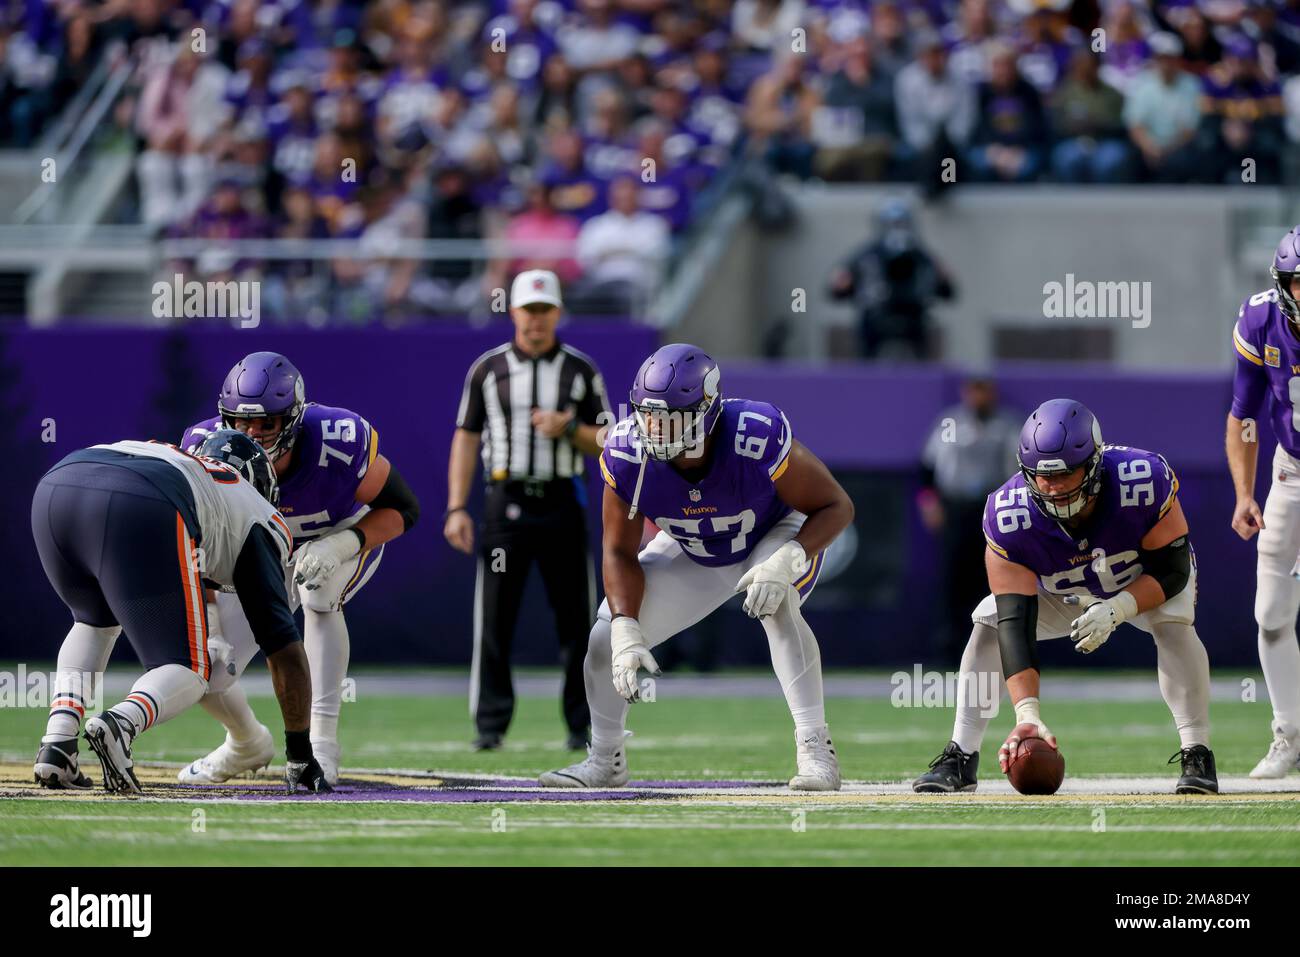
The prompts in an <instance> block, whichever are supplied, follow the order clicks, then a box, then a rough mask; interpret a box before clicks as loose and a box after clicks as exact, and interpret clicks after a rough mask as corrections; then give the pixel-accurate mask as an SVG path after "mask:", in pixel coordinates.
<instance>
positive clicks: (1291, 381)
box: [1225, 226, 1300, 778]
mask: <svg viewBox="0 0 1300 957" xmlns="http://www.w3.org/2000/svg"><path fill="white" fill-rule="evenodd" d="M1271 271H1272V274H1273V288H1272V289H1266V290H1264V291H1263V292H1259V293H1256V294H1255V295H1253V296H1251V297H1250V298H1249V299H1247V300H1246V301H1245V302H1244V303H1242V305H1241V309H1240V310H1239V311H1238V313H1237V324H1236V326H1235V327H1234V328H1233V330H1232V343H1233V346H1234V352H1235V354H1236V357H1237V370H1236V374H1235V375H1234V377H1233V382H1232V409H1231V411H1229V413H1228V427H1227V437H1226V440H1225V444H1226V447H1227V452H1228V469H1229V471H1230V472H1231V473H1232V484H1233V486H1234V487H1235V489H1236V492H1237V505H1236V508H1234V509H1233V513H1232V527H1233V530H1234V531H1236V533H1237V534H1238V535H1240V536H1241V537H1242V538H1244V539H1246V540H1249V539H1250V538H1251V537H1252V536H1254V535H1255V534H1257V533H1258V535H1259V550H1258V557H1257V559H1256V566H1255V568H1256V572H1255V622H1256V624H1257V625H1258V626H1259V638H1258V644H1259V663H1260V665H1261V666H1262V668H1263V669H1264V681H1265V683H1266V684H1267V685H1268V698H1269V701H1271V702H1272V705H1273V742H1272V744H1271V745H1270V746H1269V749H1268V753H1267V754H1266V755H1264V757H1263V758H1262V759H1261V760H1260V762H1259V763H1258V764H1256V765H1255V768H1254V770H1253V771H1251V772H1250V776H1251V777H1252V778H1280V777H1282V776H1284V775H1285V774H1287V772H1289V771H1292V770H1294V769H1295V768H1296V764H1297V761H1298V760H1300V645H1298V644H1297V642H1296V624H1295V623H1296V613H1297V611H1300V581H1297V580H1296V568H1297V564H1296V555H1297V552H1300V404H1297V402H1296V398H1297V396H1298V395H1300V391H1298V387H1300V306H1298V305H1297V302H1296V296H1297V294H1298V293H1300V284H1297V281H1296V274H1297V271H1300V226H1297V227H1296V228H1295V229H1293V230H1291V231H1290V232H1289V233H1287V234H1286V236H1284V237H1283V238H1282V242H1281V243H1280V244H1279V245H1278V247H1277V253H1276V255H1275V256H1274V257H1273V266H1272V270H1271ZM1266 395H1267V396H1268V416H1269V419H1270V421H1271V422H1272V424H1273V434H1274V436H1275V437H1276V438H1277V450H1276V451H1275V452H1274V453H1273V471H1272V482H1271V484H1270V485H1269V490H1268V498H1267V499H1265V500H1264V510H1263V512H1262V513H1261V512H1260V508H1259V503H1258V502H1256V501H1255V468H1256V466H1257V464H1258V460H1259V436H1258V429H1257V424H1256V421H1255V420H1256V417H1257V416H1258V415H1259V414H1260V412H1261V411H1262V410H1263V406H1264V397H1265V396H1266Z"/></svg>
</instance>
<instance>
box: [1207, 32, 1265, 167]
mask: <svg viewBox="0 0 1300 957" xmlns="http://www.w3.org/2000/svg"><path fill="white" fill-rule="evenodd" d="M1201 113H1202V120H1201V129H1200V133H1199V138H1200V141H1201V162H1200V165H1201V175H1202V177H1203V178H1204V180H1205V181H1206V182H1210V183H1241V182H1243V181H1244V180H1243V174H1244V166H1243V164H1244V163H1245V162H1246V161H1247V160H1250V161H1252V163H1253V164H1254V165H1255V170H1254V180H1253V181H1255V182H1266V183H1268V182H1276V181H1277V178H1278V168H1279V163H1278V154H1279V152H1280V150H1281V148H1282V143H1283V130H1282V91H1281V89H1280V88H1279V87H1278V85H1277V83H1276V82H1274V81H1273V80H1270V79H1268V78H1267V77H1265V76H1264V72H1263V70H1262V68H1261V67H1260V64H1259V61H1258V58H1257V51H1256V49H1255V44H1254V43H1253V42H1251V40H1249V39H1248V38H1246V37H1244V36H1240V35H1238V36H1237V37H1234V38H1233V39H1232V40H1231V41H1229V43H1227V44H1226V45H1225V46H1224V58H1223V62H1222V63H1220V64H1219V65H1218V66H1216V67H1214V69H1212V70H1210V72H1209V73H1207V74H1206V75H1205V79H1204V87H1203V96H1202V99H1201Z"/></svg>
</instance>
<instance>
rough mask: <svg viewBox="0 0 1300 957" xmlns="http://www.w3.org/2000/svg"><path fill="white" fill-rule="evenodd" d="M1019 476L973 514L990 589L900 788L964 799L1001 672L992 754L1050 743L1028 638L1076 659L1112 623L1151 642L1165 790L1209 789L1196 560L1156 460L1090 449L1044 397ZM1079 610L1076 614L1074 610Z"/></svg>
mask: <svg viewBox="0 0 1300 957" xmlns="http://www.w3.org/2000/svg"><path fill="white" fill-rule="evenodd" d="M1017 458H1018V460H1019V463H1020V471H1019V472H1018V473H1017V474H1016V475H1014V476H1012V477H1011V478H1010V479H1008V480H1007V481H1006V482H1005V483H1004V484H1003V485H1002V487H1001V488H999V489H998V490H997V491H995V492H994V493H993V494H992V495H990V496H989V497H988V501H987V503H986V504H985V507H984V537H985V539H986V540H987V542H988V547H987V548H986V549H985V567H986V568H987V570H988V576H989V588H990V590H991V594H990V595H988V596H987V597H986V598H985V599H984V600H983V601H982V602H980V603H979V605H978V607H976V609H975V611H974V612H973V613H972V615H971V620H972V622H973V623H974V627H973V629H972V631H971V636H970V641H969V642H968V643H967V645H966V651H965V653H964V654H963V655H962V660H961V677H960V678H959V680H958V685H957V687H958V689H959V692H958V702H957V718H956V721H955V723H954V726H953V733H952V740H951V741H949V742H948V746H947V747H946V748H944V750H943V753H942V754H940V755H939V757H937V758H935V760H934V761H933V762H932V763H931V765H930V770H929V771H927V772H926V773H925V774H922V775H921V776H920V777H918V778H917V779H916V780H915V781H913V782H912V787H913V789H914V790H916V791H919V792H923V793H924V792H951V791H973V790H975V788H976V784H977V772H978V770H979V746H980V741H981V739H982V738H983V737H984V731H985V729H986V728H987V727H988V723H989V721H990V719H992V718H993V716H994V715H995V714H996V713H997V704H998V698H999V697H1000V693H1001V676H1005V678H1006V684H1007V691H1008V693H1009V694H1010V696H1011V701H1012V703H1013V704H1014V705H1015V710H1016V726H1015V728H1014V730H1013V731H1012V732H1011V734H1010V735H1009V736H1008V738H1007V740H1006V742H1005V743H1004V744H1003V745H1002V748H1001V750H1000V751H999V752H998V763H999V765H1000V766H1001V768H1002V770H1003V771H1006V769H1007V765H1008V763H1009V762H1010V760H1011V759H1012V758H1013V757H1014V756H1015V755H1016V752H1017V751H1018V750H1019V747H1020V744H1021V742H1022V741H1023V740H1025V739H1027V738H1043V739H1044V740H1046V741H1047V742H1048V743H1049V744H1051V746H1052V747H1056V738H1055V736H1054V735H1052V733H1051V732H1050V731H1048V730H1047V726H1046V725H1045V724H1043V721H1042V718H1041V717H1040V716H1039V702H1038V684H1039V665H1038V642H1039V641H1044V640H1047V639H1050V638H1060V637H1063V636H1065V635H1069V636H1070V639H1071V640H1072V641H1074V642H1075V646H1074V648H1075V651H1079V652H1082V653H1083V654H1090V653H1091V652H1093V651H1096V650H1097V649H1098V648H1099V647H1101V645H1102V644H1103V643H1104V642H1105V641H1106V639H1107V638H1109V637H1110V633H1111V632H1112V631H1114V630H1115V629H1116V628H1117V627H1119V625H1121V624H1123V623H1124V622H1126V621H1127V622H1129V623H1131V624H1132V625H1133V626H1134V627H1136V628H1139V629H1141V630H1142V631H1145V632H1147V633H1148V634H1150V635H1151V637H1152V638H1154V639H1155V645H1156V661H1157V665H1156V667H1157V670H1158V672H1159V679H1160V693H1161V695H1162V696H1163V697H1164V699H1165V703H1166V704H1167V705H1168V706H1169V710H1170V712H1172V714H1173V717H1174V724H1175V725H1176V726H1177V728H1178V737H1179V740H1180V746H1179V751H1178V753H1177V754H1175V755H1174V757H1173V758H1171V759H1170V763H1171V764H1172V763H1173V761H1174V759H1180V760H1181V763H1182V774H1181V776H1180V777H1179V779H1178V784H1177V785H1176V786H1175V792H1176V793H1178V794H1214V793H1217V792H1218V790H1219V782H1218V777H1217V775H1216V773H1215V768H1214V754H1213V753H1212V752H1211V751H1210V749H1209V743H1210V663H1209V658H1208V656H1207V655H1206V653H1205V646H1204V645H1202V644H1201V639H1200V637H1199V636H1198V635H1197V634H1196V628H1195V626H1194V624H1193V622H1194V620H1195V614H1196V565H1195V562H1194V558H1193V555H1192V549H1191V545H1190V544H1189V542H1188V540H1187V534H1188V530H1187V520H1186V519H1185V518H1184V517H1183V510H1182V506H1181V505H1179V503H1178V479H1177V477H1176V476H1175V475H1174V473H1173V470H1172V469H1171V468H1170V467H1169V463H1168V462H1166V461H1165V459H1164V456H1161V455H1157V454H1155V453H1152V452H1144V451H1142V450H1141V449H1131V448H1127V447H1125V446H1122V445H1103V444H1102V440H1101V426H1100V425H1098V423H1097V419H1096V418H1095V417H1094V416H1093V414H1092V413H1091V412H1089V411H1088V409H1087V408H1086V407H1085V406H1083V405H1082V404H1080V403H1078V402H1075V401H1073V400H1070V399H1052V400H1051V401H1049V402H1044V403H1043V404H1042V405H1040V406H1039V407H1038V408H1037V409H1036V410H1035V411H1034V413H1033V414H1032V415H1030V417H1029V419H1028V420H1027V421H1026V422H1025V425H1024V428H1023V429H1021V431H1020V442H1019V449H1018V451H1017ZM1081 609H1083V611H1082V614H1080V610H1081Z"/></svg>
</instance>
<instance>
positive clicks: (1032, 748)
mask: <svg viewBox="0 0 1300 957" xmlns="http://www.w3.org/2000/svg"><path fill="white" fill-rule="evenodd" d="M1007 779H1008V780H1009V781H1010V782H1011V786H1012V787H1013V788H1015V789H1016V790H1017V791H1019V792H1020V793H1021V794H1055V793H1056V792H1057V790H1058V789H1059V788H1060V787H1061V782H1062V781H1063V780H1065V757H1064V756H1063V755H1062V754H1061V752H1060V751H1058V750H1057V749H1056V748H1053V747H1052V746H1051V745H1050V744H1048V743H1047V742H1046V741H1044V740H1043V739H1042V738H1025V739H1024V740H1023V741H1021V742H1020V747H1019V749H1018V750H1017V751H1016V755H1015V757H1014V758H1012V759H1011V764H1010V765H1009V766H1008V768H1007Z"/></svg>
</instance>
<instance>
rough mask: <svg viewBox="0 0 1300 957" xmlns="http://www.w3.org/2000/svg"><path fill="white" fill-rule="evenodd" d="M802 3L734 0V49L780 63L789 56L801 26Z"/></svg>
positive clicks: (780, 0)
mask: <svg viewBox="0 0 1300 957" xmlns="http://www.w3.org/2000/svg"><path fill="white" fill-rule="evenodd" d="M803 12H804V3H803V0H736V4H735V6H733V7H732V8H731V35H732V36H733V37H734V38H735V42H736V44H737V46H740V47H743V48H745V49H748V50H750V51H753V52H756V53H770V54H771V55H772V58H773V59H774V60H775V61H777V62H779V61H780V60H781V59H782V58H784V57H788V56H791V55H792V49H791V40H792V37H793V36H794V30H795V28H796V27H798V26H801V25H802V23H803Z"/></svg>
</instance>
